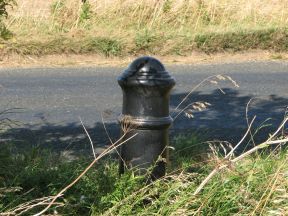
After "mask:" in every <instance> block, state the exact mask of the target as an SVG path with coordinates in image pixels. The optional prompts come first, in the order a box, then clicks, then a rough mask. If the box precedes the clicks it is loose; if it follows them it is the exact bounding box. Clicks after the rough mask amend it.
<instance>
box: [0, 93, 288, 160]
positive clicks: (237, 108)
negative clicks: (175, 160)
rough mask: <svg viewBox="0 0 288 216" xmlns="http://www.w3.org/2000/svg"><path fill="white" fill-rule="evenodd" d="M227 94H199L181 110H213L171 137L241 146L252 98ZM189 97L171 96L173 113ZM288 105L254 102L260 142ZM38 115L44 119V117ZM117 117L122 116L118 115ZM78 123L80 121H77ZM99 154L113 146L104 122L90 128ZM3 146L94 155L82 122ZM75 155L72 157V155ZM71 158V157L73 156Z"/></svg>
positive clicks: (13, 136)
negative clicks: (204, 105) (202, 105)
mask: <svg viewBox="0 0 288 216" xmlns="http://www.w3.org/2000/svg"><path fill="white" fill-rule="evenodd" d="M223 90H224V91H225V93H226V94H224V95H223V94H222V93H221V92H220V91H219V90H215V91H213V92H212V93H205V94H203V93H201V92H195V93H193V94H192V95H191V96H190V97H189V100H187V101H185V103H183V105H182V106H181V107H185V106H187V104H189V103H191V102H194V101H205V102H209V103H210V104H211V107H210V108H209V109H207V110H205V111H202V112H195V113H194V118H192V119H189V118H187V117H185V115H183V114H182V115H181V116H179V117H178V118H177V119H176V120H175V122H174V124H173V127H172V128H171V136H175V135H177V134H180V133H191V132H195V131H196V132H197V133H205V137H207V139H209V140H214V139H216V140H225V141H229V142H232V143H234V144H235V143H237V141H239V140H240V139H241V137H242V135H243V134H244V133H245V130H246V128H247V122H246V118H245V115H246V105H247V103H248V102H249V100H250V99H251V98H252V97H251V96H250V95H243V94H240V93H239V92H238V91H237V90H234V89H229V88H227V89H223ZM186 95H187V92H185V93H176V94H173V95H172V96H171V110H173V108H175V107H176V106H177V105H178V104H179V102H180V101H181V100H182V99H183V98H184V97H185V96H186ZM287 105H288V98H283V97H279V96H277V95H270V96H267V97H266V98H255V99H253V100H252V101H251V103H250V106H249V111H248V118H249V120H251V119H252V118H253V116H254V115H256V116H257V117H256V121H255V124H254V126H253V131H255V130H256V129H257V128H259V127H260V126H261V125H262V124H263V122H265V125H269V126H266V127H264V128H263V129H261V130H260V132H259V133H258V135H256V140H257V141H261V140H263V139H265V138H266V137H267V136H268V133H269V132H271V130H274V129H275V128H276V127H277V126H278V125H279V124H280V122H281V120H283V117H284V112H285V108H286V107H287ZM37 115H39V116H41V113H38V114H37ZM114 115H115V116H117V115H118V113H116V114H114ZM75 119H76V117H75ZM106 127H107V129H108V131H109V134H110V136H111V139H112V140H113V141H115V140H117V138H118V136H119V126H118V123H117V121H114V122H109V123H106ZM87 130H88V132H89V134H90V136H91V138H92V140H93V142H94V145H95V148H96V151H97V152H100V151H101V149H103V148H105V146H107V145H109V144H110V141H109V139H108V137H107V134H106V133H105V130H104V127H103V124H102V122H96V123H95V124H94V126H93V127H89V128H87ZM1 140H2V141H1V143H5V142H10V143H11V142H12V143H14V144H16V146H17V147H18V148H19V149H21V148H30V147H35V146H36V147H41V148H48V149H51V150H52V151H58V152H59V151H62V152H66V153H67V154H68V155H69V154H72V155H73V154H76V155H77V154H92V153H91V146H90V143H89V140H88V137H87V136H86V134H85V132H84V130H83V127H82V126H81V124H80V122H79V121H78V122H76V121H75V123H71V124H67V125H54V124H51V123H49V121H47V120H45V121H43V124H42V125H40V126H37V127H36V126H33V125H30V126H26V127H21V128H14V129H10V130H8V131H6V132H5V133H3V134H1ZM71 152H72V153H71ZM70 156H71V155H70Z"/></svg>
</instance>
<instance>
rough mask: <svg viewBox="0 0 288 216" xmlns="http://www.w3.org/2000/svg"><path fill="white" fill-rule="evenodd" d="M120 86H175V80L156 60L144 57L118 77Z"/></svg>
mask: <svg viewBox="0 0 288 216" xmlns="http://www.w3.org/2000/svg"><path fill="white" fill-rule="evenodd" d="M118 83H119V84H120V86H127V85H128V86H131V85H145V86H158V85H161V86H162V85H165V86H166V85H168V86H174V85H175V79H174V78H173V77H171V76H170V75H169V73H168V72H167V71H166V69H165V67H164V65H163V64H162V63H161V62H160V61H159V60H158V59H156V58H153V57H149V56H144V57H140V58H137V59H136V60H134V61H133V62H132V63H131V64H130V65H129V67H128V68H127V69H126V70H125V71H124V73H123V74H122V75H121V76H120V77H118Z"/></svg>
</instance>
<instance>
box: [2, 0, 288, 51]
mask: <svg viewBox="0 0 288 216" xmlns="http://www.w3.org/2000/svg"><path fill="white" fill-rule="evenodd" d="M30 4H32V3H27V2H24V1H21V0H19V7H18V10H15V12H14V13H13V14H12V16H11V17H10V19H9V20H8V21H7V26H8V27H9V29H11V30H13V32H15V38H16V41H17V42H16V43H18V44H19V43H20V44H21V46H20V47H21V50H29V49H30V48H31V46H30V45H29V44H31V43H32V42H33V40H34V39H35V38H37V39H38V40H40V41H46V45H47V46H50V47H54V49H55V50H57V46H56V45H55V43H54V42H53V40H54V38H58V37H60V38H64V40H67V39H71V40H72V41H74V42H75V43H76V42H77V41H78V42H83V41H90V42H89V43H88V44H91V46H93V42H92V41H93V38H98V37H99V38H109V39H113V40H116V41H121V44H122V48H123V49H121V50H120V53H121V55H131V54H137V53H141V54H143V53H145V54H149V53H150V54H161V55H168V54H169V55H171V54H176V55H188V54H189V53H191V52H192V51H204V52H208V53H211V52H219V51H233V52H235V51H243V50H247V49H265V50H267V49H268V50H275V51H286V50H287V41H286V40H287V22H288V12H287V11H288V10H287V4H286V3H285V2H284V1H280V0H277V1H276V2H275V1H274V2H273V4H272V3H271V1H268V0H264V1H253V2H247V1H244V0H237V1H233V2H231V1H228V0H221V1H208V0H199V1H190V0H189V1H176V0H161V1H153V0H149V1H134V0H133V1H128V0H124V1H123V0H112V1H104V2H103V1H92V0H91V1H86V2H85V3H84V4H82V3H81V1H78V0H65V1H64V0H57V1H54V2H53V3H51V4H50V5H48V6H47V3H45V4H44V1H43V2H42V1H37V3H35V2H34V3H33V4H34V5H33V7H39V9H41V11H46V12H45V13H44V14H43V13H42V14H36V12H35V14H33V13H32V14H31V13H28V12H27V11H28V10H29V8H30V7H31V5H30ZM42 5H43V6H42ZM47 7H48V8H47ZM239 8H241V10H239ZM51 36H52V37H51ZM49 42H51V43H50V44H49ZM13 43H14V42H13ZM26 44H27V46H25V45H26ZM70 44H73V43H67V44H65V49H64V50H67V51H74V52H77V51H78V49H76V50H74V49H73V48H71V46H72V47H73V45H71V46H70ZM105 46H106V45H105V44H104V48H102V50H103V49H105ZM8 49H9V46H8ZM19 49H20V48H19ZM87 50H88V52H92V53H94V52H98V53H99V52H100V53H101V49H100V51H99V49H93V48H91V49H87ZM55 52H56V51H53V50H52V49H51V50H50V53H51V54H53V53H55ZM57 52H58V51H57ZM23 53H26V52H23ZM31 53H34V52H31ZM47 53H48V50H47ZM79 53H81V52H79ZM44 54H45V53H44ZM111 54H112V55H118V54H119V52H112V53H111Z"/></svg>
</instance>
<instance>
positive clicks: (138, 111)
mask: <svg viewBox="0 0 288 216" xmlns="http://www.w3.org/2000/svg"><path fill="white" fill-rule="evenodd" d="M118 83H119V85H120V86H121V88H122V91H123V108H122V116H121V117H120V123H121V125H122V134H124V133H125V137H126V138H128V137H129V136H132V135H133V134H136V133H137V135H136V136H135V137H134V138H133V139H131V140H129V141H128V142H127V143H125V144H123V145H122V146H121V147H120V156H121V159H120V167H119V172H120V174H122V173H124V171H125V169H133V170H135V172H136V173H137V174H145V173H147V169H149V168H150V167H151V166H152V170H151V180H155V179H157V178H160V177H162V176H164V175H165V172H166V161H167V159H168V158H167V145H168V142H169V138H168V129H169V127H170V125H171V123H172V118H171V117H170V115H169V98H170V90H171V89H172V88H173V86H174V85H175V80H174V78H173V77H171V76H170V75H169V73H168V72H167V71H166V69H165V67H164V66H163V64H162V63H161V62H160V61H159V60H157V59H155V58H152V57H140V58H138V59H136V60H135V61H133V62H132V63H131V64H130V66H129V67H128V69H126V70H125V71H124V73H123V74H122V75H121V76H120V77H119V78H118ZM125 125H126V126H125ZM128 127H129V128H130V129H131V130H129V128H128Z"/></svg>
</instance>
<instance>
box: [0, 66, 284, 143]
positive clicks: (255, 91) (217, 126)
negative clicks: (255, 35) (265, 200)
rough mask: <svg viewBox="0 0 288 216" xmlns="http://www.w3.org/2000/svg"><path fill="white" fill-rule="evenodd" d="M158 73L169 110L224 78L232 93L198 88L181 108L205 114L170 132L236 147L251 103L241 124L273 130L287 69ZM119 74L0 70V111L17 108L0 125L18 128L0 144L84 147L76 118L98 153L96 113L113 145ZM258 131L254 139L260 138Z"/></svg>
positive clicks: (100, 132) (101, 139)
mask: <svg viewBox="0 0 288 216" xmlns="http://www.w3.org/2000/svg"><path fill="white" fill-rule="evenodd" d="M166 68H167V70H168V71H169V72H170V74H171V75H172V76H174V77H175V79H176V82H177V84H176V86H175V88H174V89H173V91H172V95H171V103H170V104H171V110H173V108H175V107H176V106H177V104H178V103H179V102H180V101H181V99H182V98H184V97H185V95H186V94H187V93H188V92H189V91H190V90H191V89H192V88H193V87H194V86H196V85H197V84H198V83H200V82H201V81H202V80H203V79H205V78H206V77H208V76H211V75H216V74H226V75H229V76H231V77H232V78H233V79H234V80H235V81H237V83H238V84H239V86H240V87H239V88H235V87H234V86H233V85H231V83H230V82H220V83H219V85H220V86H221V88H222V89H223V90H224V91H225V93H226V94H222V93H221V91H219V90H218V89H217V87H216V86H215V85H214V84H211V83H206V84H205V85H203V86H201V87H200V88H198V89H197V90H196V91H195V92H194V93H193V94H192V95H191V96H190V97H189V100H188V101H187V102H186V105H187V104H188V103H191V102H192V101H206V102H209V103H210V104H211V107H210V108H209V109H208V110H206V111H203V112H196V113H195V115H194V118H193V119H188V118H187V117H185V115H181V116H179V118H177V119H176V120H175V122H174V125H173V127H172V128H171V131H172V133H173V134H179V133H184V132H187V131H193V132H195V131H196V132H198V133H203V131H205V132H206V133H207V137H209V139H222V140H225V139H226V140H229V141H231V142H237V140H238V139H239V138H240V137H241V135H242V133H243V132H244V130H245V128H246V127H247V123H246V117H245V110H246V105H247V103H248V101H249V100H250V99H251V98H254V99H253V100H252V102H251V104H250V106H249V111H248V116H249V119H251V118H252V117H253V116H254V115H256V116H257V117H256V122H255V124H254V128H255V129H256V128H258V127H259V126H260V125H261V123H262V122H264V121H265V120H267V119H269V120H268V121H267V123H269V124H271V126H270V127H267V128H270V129H271V130H272V129H273V128H275V127H276V126H277V125H278V124H279V123H280V122H281V120H282V119H283V116H284V112H285V108H286V107H287V106H288V85H287V83H288V62H272V61H271V62H257V63H256V62H250V63H241V64H215V65H181V66H179V65H178V66H176V65H175V66H167V67H166ZM123 70H124V68H53V69H46V68H39V69H0V97H1V100H0V107H1V110H4V109H10V108H22V109H21V110H14V111H15V112H14V111H13V113H11V114H8V115H3V114H2V115H0V119H1V118H4V117H9V118H11V119H13V120H17V121H20V122H21V124H20V125H18V126H17V127H18V128H20V129H17V130H16V129H13V130H9V131H7V132H6V135H5V136H4V135H3V136H2V137H4V138H5V139H6V138H7V137H8V138H9V139H13V140H14V141H15V142H19V143H22V144H23V143H25V144H33V145H42V144H46V145H49V144H51V145H55V144H57V145H59V146H60V145H63V146H66V147H67V148H68V147H71V146H75V145H85V146H87V145H89V143H88V140H87V138H86V137H85V135H84V132H83V129H82V128H81V125H80V120H79V117H81V119H82V121H83V122H84V124H85V125H86V127H87V128H88V129H89V132H90V133H91V136H92V138H93V141H94V143H95V144H96V145H97V144H98V145H99V146H101V145H103V144H106V143H108V139H107V136H106V135H105V131H104V129H103V125H102V120H101V113H103V116H104V121H105V122H106V125H107V128H108V130H109V132H110V133H111V136H112V138H113V139H116V138H117V134H118V130H119V129H118V124H117V121H116V119H117V116H118V115H119V114H120V113H121V105H122V92H121V89H120V87H119V86H118V84H117V81H116V79H117V77H118V76H119V75H120V74H121V73H122V71H123ZM183 107H185V104H183ZM15 127H16V126H15ZM15 127H14V128H15ZM263 131H264V132H265V131H266V129H264V130H263ZM264 132H263V133H262V136H265V135H267V134H265V133H264ZM266 132H267V131H266ZM4 138H3V139H4ZM81 140H82V141H83V142H80V141H81ZM78 143H82V144H78ZM83 143H84V144H83ZM78 147H79V146H78Z"/></svg>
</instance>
